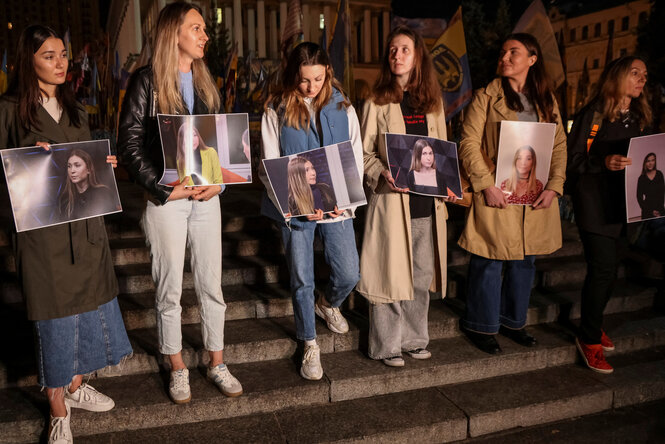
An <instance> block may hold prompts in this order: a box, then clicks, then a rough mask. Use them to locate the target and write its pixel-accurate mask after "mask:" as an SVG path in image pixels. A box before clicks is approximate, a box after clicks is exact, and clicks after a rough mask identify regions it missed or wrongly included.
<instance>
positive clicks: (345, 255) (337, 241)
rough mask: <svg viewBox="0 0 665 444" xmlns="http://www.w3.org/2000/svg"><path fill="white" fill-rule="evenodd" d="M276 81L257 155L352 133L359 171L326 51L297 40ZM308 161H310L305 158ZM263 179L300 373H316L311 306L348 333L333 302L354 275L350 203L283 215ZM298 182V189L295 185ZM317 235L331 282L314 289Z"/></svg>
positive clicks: (353, 127)
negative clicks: (285, 277) (300, 346)
mask: <svg viewBox="0 0 665 444" xmlns="http://www.w3.org/2000/svg"><path fill="white" fill-rule="evenodd" d="M282 83H283V84H282V85H280V86H278V87H277V88H276V89H275V90H274V91H273V92H272V93H271V95H270V97H268V100H267V101H266V104H265V113H264V114H263V120H262V122H261V136H262V137H263V152H262V158H263V159H272V158H275V157H281V156H288V155H291V154H298V153H302V152H305V151H309V150H312V149H315V148H320V147H322V146H327V145H332V144H336V143H341V142H345V141H348V140H351V143H352V146H353V151H354V154H355V158H356V163H357V165H358V173H359V175H361V176H362V163H361V158H362V148H361V142H360V125H359V124H358V118H357V117H356V112H355V110H354V109H353V107H352V106H351V103H350V102H349V100H348V98H347V97H346V96H345V95H344V92H343V91H342V88H341V85H340V84H339V82H337V81H336V80H335V77H334V74H333V70H332V67H331V66H330V60H329V59H328V54H326V52H325V51H324V50H323V49H321V47H320V46H319V45H317V44H314V43H310V42H305V43H301V44H300V45H298V46H297V47H295V48H294V49H293V51H291V54H290V55H289V57H288V59H287V60H286V65H285V68H284V71H283V73H282ZM310 164H311V163H310ZM261 180H262V181H263V183H264V184H265V185H266V190H267V191H268V197H269V198H270V200H268V198H266V199H264V201H263V205H262V213H263V214H264V215H266V216H268V217H270V218H272V219H273V220H274V221H275V223H276V224H277V226H278V227H279V229H280V231H281V234H282V242H283V244H284V251H285V254H286V260H287V263H288V266H289V273H290V278H291V296H292V299H293V315H294V317H295V324H296V338H297V339H298V340H300V341H303V342H304V353H303V358H302V365H301V367H300V375H301V376H302V377H303V378H305V379H310V380H318V379H321V377H322V376H323V368H322V367H321V358H320V354H321V351H320V348H319V345H318V344H317V342H316V328H315V314H316V315H318V316H320V317H321V318H323V320H324V321H325V322H326V324H327V325H328V328H329V329H330V330H331V331H333V332H335V333H346V332H348V331H349V325H348V323H347V322H346V319H344V316H342V314H341V312H340V310H339V307H340V305H342V303H343V302H344V300H345V299H346V297H347V296H348V295H349V293H350V292H351V290H353V287H354V286H355V285H356V282H358V253H357V250H356V239H355V233H354V230H353V221H352V218H353V217H354V209H348V210H343V211H339V210H338V209H337V207H336V206H335V207H334V208H333V209H332V211H329V212H324V209H322V208H315V209H314V211H313V214H311V215H308V216H305V217H293V218H291V217H289V216H290V215H287V217H286V218H285V217H284V216H283V215H282V214H281V213H279V211H277V208H279V204H278V202H277V199H276V197H275V196H274V194H273V193H272V192H271V191H270V190H271V187H270V184H269V181H268V179H267V177H266V176H265V172H264V171H263V170H261ZM299 189H301V188H300V187H299ZM316 233H318V235H319V236H320V237H321V239H322V240H323V249H324V255H325V259H326V262H328V264H329V265H330V282H329V283H328V286H327V288H326V291H325V296H322V297H320V298H319V299H318V300H315V297H314V244H313V242H314V236H315V234H316Z"/></svg>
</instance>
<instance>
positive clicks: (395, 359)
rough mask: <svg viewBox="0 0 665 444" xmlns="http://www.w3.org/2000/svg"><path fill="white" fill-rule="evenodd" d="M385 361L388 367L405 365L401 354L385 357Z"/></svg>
mask: <svg viewBox="0 0 665 444" xmlns="http://www.w3.org/2000/svg"><path fill="white" fill-rule="evenodd" d="M382 361H383V363H384V364H386V365H387V366H388V367H404V358H402V357H401V356H391V357H389V358H383V359H382Z"/></svg>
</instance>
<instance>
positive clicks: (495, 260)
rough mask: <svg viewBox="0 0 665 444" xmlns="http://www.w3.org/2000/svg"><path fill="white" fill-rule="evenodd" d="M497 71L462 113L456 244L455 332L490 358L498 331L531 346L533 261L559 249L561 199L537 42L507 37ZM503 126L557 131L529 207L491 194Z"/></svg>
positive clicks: (557, 150) (551, 106)
mask: <svg viewBox="0 0 665 444" xmlns="http://www.w3.org/2000/svg"><path fill="white" fill-rule="evenodd" d="M498 71H499V74H500V77H498V78H496V79H494V80H493V81H492V82H491V83H490V84H489V85H487V86H486V87H485V88H483V89H481V90H478V91H476V93H475V94H474V97H473V100H472V102H471V104H470V105H469V106H468V107H467V108H466V110H465V112H466V116H465V119H464V127H463V129H462V141H461V143H460V149H459V157H460V160H461V162H462V166H463V167H464V169H465V171H466V172H467V174H468V175H469V181H470V182H471V186H472V187H473V192H474V193H473V203H472V205H471V208H470V209H469V212H468V213H467V218H466V227H465V228H464V232H463V233H462V237H461V238H460V240H459V244H460V246H461V247H462V248H464V249H465V250H467V251H469V252H470V253H471V259H470V261H469V273H468V277H467V281H468V292H467V297H466V312H465V314H464V317H463V318H462V320H461V323H460V326H461V329H462V331H463V332H464V333H465V334H466V335H467V337H468V338H469V339H470V340H471V342H472V343H473V344H474V345H475V346H476V347H478V348H479V349H481V350H482V351H484V352H486V353H491V354H494V353H499V352H500V351H501V347H500V346H499V343H498V342H497V341H496V338H495V336H496V334H497V333H498V332H499V329H500V327H503V328H501V331H502V333H503V334H505V335H506V336H508V337H509V338H511V339H512V340H514V341H515V342H517V343H518V344H521V345H523V346H527V347H530V346H534V345H536V339H535V338H534V337H533V336H531V335H529V334H528V333H527V332H526V331H525V329H524V325H525V324H526V314H527V309H528V308H529V297H530V295H531V285H532V283H533V279H534V275H535V271H536V269H535V266H534V260H535V256H536V255H538V254H549V253H552V252H553V251H555V250H557V249H559V248H560V247H561V220H560V218H559V205H558V201H557V199H556V197H557V196H558V195H561V194H562V193H563V183H564V179H565V170H566V135H565V132H564V129H563V125H562V124H561V117H560V116H559V115H558V114H559V110H558V108H557V104H556V101H555V99H554V95H553V90H552V87H551V83H550V80H549V78H548V77H547V73H546V72H545V64H544V62H543V56H542V52H541V51H540V46H539V45H538V41H537V40H536V39H535V38H534V37H533V36H532V35H530V34H524V33H519V34H513V35H510V36H508V38H507V39H506V40H505V41H504V43H503V46H502V48H501V53H500V56H499V66H498ZM503 120H513V121H524V122H550V123H556V132H555V137H554V149H553V151H552V161H551V164H550V171H549V177H548V181H547V184H545V189H544V190H543V191H542V192H541V193H540V195H539V196H538V197H537V198H536V200H535V201H534V202H533V203H532V204H531V205H508V202H507V201H506V196H505V194H504V193H503V192H502V191H501V189H500V188H499V187H497V186H495V182H496V177H495V170H496V160H497V154H498V147H499V127H500V122H501V121H503ZM504 268H505V272H504V274H503V278H502V270H503V269H504Z"/></svg>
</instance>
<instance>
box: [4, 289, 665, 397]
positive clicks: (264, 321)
mask: <svg viewBox="0 0 665 444" xmlns="http://www.w3.org/2000/svg"><path fill="white" fill-rule="evenodd" d="M253 288H254V287H247V286H235V287H228V288H227V289H225V299H226V301H227V317H226V324H225V343H226V354H225V358H226V361H227V362H229V363H232V364H235V363H245V362H250V361H259V360H272V359H283V358H289V357H292V356H293V355H294V353H295V352H296V347H297V341H296V340H295V326H294V321H293V316H292V314H293V309H292V305H291V300H290V294H289V292H288V290H286V289H284V288H282V287H280V286H278V285H272V286H268V287H258V288H261V289H262V290H257V291H254V290H253ZM653 291H654V290H653V289H650V288H646V289H645V288H643V287H640V286H637V285H634V284H629V283H624V284H622V285H621V286H619V287H618V288H617V291H615V294H614V296H613V297H612V298H611V299H610V302H609V303H608V308H607V310H606V315H609V314H610V313H617V316H618V317H620V318H621V319H629V318H630V317H631V316H632V315H633V314H635V315H636V316H638V317H639V315H640V312H639V311H638V310H642V311H645V310H647V311H648V309H649V308H650V307H651V306H652V304H653ZM571 293H572V292H569V293H565V292H564V293H561V294H541V293H536V294H535V295H534V297H533V298H532V301H531V302H532V303H531V307H530V308H529V311H528V316H527V325H529V326H537V325H539V324H547V323H554V322H556V321H559V322H562V323H563V324H562V325H564V326H566V327H568V328H571V329H574V328H576V327H575V325H574V324H573V323H572V322H571V320H572V319H576V318H577V317H579V294H571ZM152 298H153V296H152V294H150V293H144V294H124V295H121V296H120V298H119V300H120V305H121V308H122V311H123V317H124V319H125V325H126V328H127V330H128V333H129V337H130V339H131V341H132V345H133V348H134V355H133V356H132V358H131V359H128V360H127V361H126V362H125V364H124V365H123V366H122V367H121V368H109V369H106V370H104V371H101V372H99V374H98V376H99V377H108V376H116V375H118V374H129V373H132V374H133V373H146V372H154V371H157V370H158V369H159V366H160V364H161V363H162V361H161V357H160V356H161V355H159V352H158V345H157V344H158V341H157V336H156V334H157V333H156V328H155V312H154V308H153V307H154V300H153V299H152ZM182 305H183V311H182V322H183V355H184V357H185V361H186V363H187V364H188V366H189V367H195V366H197V365H200V364H205V363H207V359H208V357H207V354H206V353H205V352H203V351H202V350H203V349H204V347H203V344H202V342H201V326H200V324H199V322H200V318H199V310H198V306H197V305H196V297H195V295H194V294H193V292H192V291H187V292H185V294H184V295H183V299H182ZM10 308H11V311H9V309H10ZM463 311H464V306H463V301H462V300H460V299H446V300H440V299H438V300H432V301H431V303H430V311H429V317H428V324H429V325H428V328H429V335H430V339H432V340H439V339H451V338H458V339H461V333H460V331H459V328H458V324H459V317H460V315H461V314H462V313H463ZM5 313H6V315H7V316H6V317H4V318H3V326H2V330H1V331H0V333H2V332H5V333H4V334H6V335H11V336H12V338H13V345H15V351H14V352H12V353H9V354H8V355H7V363H6V364H4V365H3V363H2V362H0V387H6V386H14V385H20V386H25V385H32V384H36V382H37V377H36V370H35V362H34V356H33V353H32V348H33V343H32V342H33V339H32V325H31V324H30V323H29V322H28V321H26V320H25V313H24V312H23V308H22V307H21V306H20V305H18V304H17V305H15V306H12V307H9V306H7V309H6V311H5ZM345 316H346V318H347V320H348V321H349V324H350V332H349V333H348V334H346V335H338V334H334V333H332V332H330V330H328V329H327V327H326V326H325V324H324V323H323V322H322V321H321V320H320V319H318V318H317V324H316V326H317V336H318V340H319V343H320V345H321V351H322V353H333V352H343V351H349V350H361V351H364V350H366V347H367V345H366V342H367V329H368V324H367V318H366V316H364V315H362V314H361V313H359V312H358V311H356V310H353V311H350V312H349V311H345ZM529 328H531V327H529ZM19 344H20V345H19ZM10 358H11V361H9V359H10ZM10 362H11V364H10Z"/></svg>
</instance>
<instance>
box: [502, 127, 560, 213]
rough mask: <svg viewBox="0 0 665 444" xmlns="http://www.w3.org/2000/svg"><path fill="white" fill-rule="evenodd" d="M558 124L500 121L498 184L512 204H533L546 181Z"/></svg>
mask: <svg viewBox="0 0 665 444" xmlns="http://www.w3.org/2000/svg"><path fill="white" fill-rule="evenodd" d="M555 131H556V124H554V123H540V122H515V121H508V120H504V121H502V122H501V127H500V133H499V153H498V155H497V162H496V186H497V187H498V188H500V189H501V191H503V193H504V195H505V196H506V201H507V202H508V204H509V205H531V204H533V203H534V202H535V201H536V199H538V196H540V193H542V192H543V190H544V189H545V186H546V185H547V180H548V178H549V175H550V162H551V161H552V149H553V147H554V132H555Z"/></svg>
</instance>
